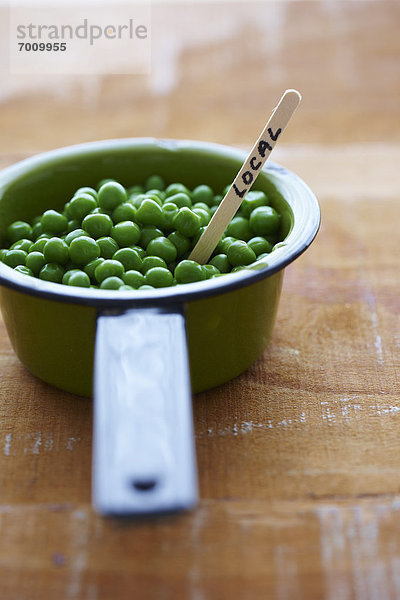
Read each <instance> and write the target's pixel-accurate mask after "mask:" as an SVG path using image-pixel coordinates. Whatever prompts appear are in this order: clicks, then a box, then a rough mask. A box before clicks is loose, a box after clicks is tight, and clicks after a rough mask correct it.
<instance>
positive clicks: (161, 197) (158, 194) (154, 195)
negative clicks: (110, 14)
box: [146, 188, 166, 205]
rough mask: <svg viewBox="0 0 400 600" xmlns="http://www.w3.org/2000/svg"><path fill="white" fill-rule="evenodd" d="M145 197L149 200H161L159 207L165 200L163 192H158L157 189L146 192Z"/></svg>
mask: <svg viewBox="0 0 400 600" xmlns="http://www.w3.org/2000/svg"><path fill="white" fill-rule="evenodd" d="M146 196H149V197H150V198H158V199H159V200H161V205H162V204H163V202H164V200H165V198H166V195H165V191H164V190H158V189H157V188H154V189H150V190H147V192H146Z"/></svg>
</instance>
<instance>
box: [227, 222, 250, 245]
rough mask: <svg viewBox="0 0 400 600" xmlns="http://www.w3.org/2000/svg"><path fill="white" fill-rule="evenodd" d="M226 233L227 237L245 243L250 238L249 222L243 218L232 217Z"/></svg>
mask: <svg viewBox="0 0 400 600" xmlns="http://www.w3.org/2000/svg"><path fill="white" fill-rule="evenodd" d="M226 233H227V235H228V236H231V237H234V238H236V239H238V240H244V241H245V242H247V241H248V240H249V239H250V238H251V237H252V233H251V230H250V225H249V221H248V219H245V217H233V219H232V220H231V222H230V223H229V225H228V227H227V228H226Z"/></svg>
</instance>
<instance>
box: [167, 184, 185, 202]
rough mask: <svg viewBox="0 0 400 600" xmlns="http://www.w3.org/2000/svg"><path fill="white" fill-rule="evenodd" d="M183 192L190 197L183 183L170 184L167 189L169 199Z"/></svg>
mask: <svg viewBox="0 0 400 600" xmlns="http://www.w3.org/2000/svg"><path fill="white" fill-rule="evenodd" d="M181 192H182V193H184V194H187V195H188V196H190V192H189V190H188V188H187V187H186V186H185V185H183V183H170V184H169V186H168V187H167V189H166V190H165V194H166V196H167V198H168V197H169V196H174V195H175V194H180V193H181Z"/></svg>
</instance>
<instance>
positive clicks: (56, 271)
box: [39, 263, 65, 283]
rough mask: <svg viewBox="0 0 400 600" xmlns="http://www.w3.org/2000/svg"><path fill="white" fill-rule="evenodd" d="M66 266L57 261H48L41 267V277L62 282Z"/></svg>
mask: <svg viewBox="0 0 400 600" xmlns="http://www.w3.org/2000/svg"><path fill="white" fill-rule="evenodd" d="M64 272H65V271H64V268H63V267H62V266H61V265H59V264H57V263H47V264H46V265H44V267H42V268H41V269H40V272H39V278H40V279H43V280H44V281H52V282H53V283H61V282H62V278H63V275H64Z"/></svg>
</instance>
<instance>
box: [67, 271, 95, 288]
mask: <svg viewBox="0 0 400 600" xmlns="http://www.w3.org/2000/svg"><path fill="white" fill-rule="evenodd" d="M68 285H74V286H77V287H85V288H88V287H90V278H89V275H87V273H85V272H84V271H76V272H75V273H72V274H71V276H70V277H69V279H68Z"/></svg>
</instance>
